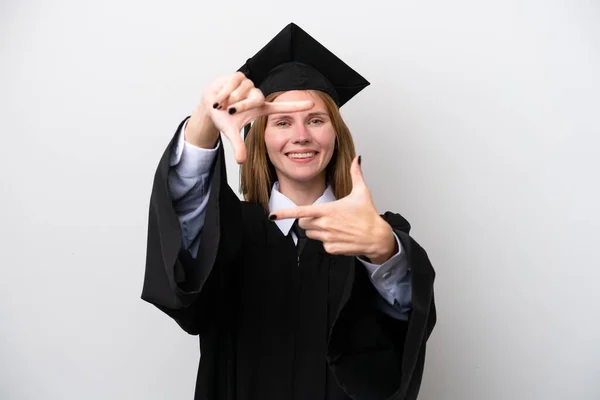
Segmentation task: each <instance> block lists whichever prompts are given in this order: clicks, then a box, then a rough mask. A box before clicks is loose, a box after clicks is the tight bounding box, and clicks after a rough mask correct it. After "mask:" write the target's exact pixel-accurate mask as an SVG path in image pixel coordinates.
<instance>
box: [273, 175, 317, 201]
mask: <svg viewBox="0 0 600 400" xmlns="http://www.w3.org/2000/svg"><path fill="white" fill-rule="evenodd" d="M326 188H327V185H326V183H325V178H324V177H323V179H315V180H313V181H310V182H296V181H289V180H287V179H280V180H279V192H280V193H281V194H283V195H284V196H286V197H287V198H288V199H290V200H291V201H293V202H294V203H295V204H296V205H298V206H309V205H311V204H313V203H314V202H315V201H316V200H317V199H318V198H319V197H321V196H322V195H323V193H324V192H325V189H326Z"/></svg>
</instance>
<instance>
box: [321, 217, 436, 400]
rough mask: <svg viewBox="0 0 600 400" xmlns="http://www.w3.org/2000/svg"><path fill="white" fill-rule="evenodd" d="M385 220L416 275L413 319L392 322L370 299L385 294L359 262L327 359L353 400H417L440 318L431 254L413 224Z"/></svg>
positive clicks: (331, 337)
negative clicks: (412, 231)
mask: <svg viewBox="0 0 600 400" xmlns="http://www.w3.org/2000/svg"><path fill="white" fill-rule="evenodd" d="M382 217H383V218H384V220H386V221H387V222H388V223H389V224H390V225H391V227H392V229H393V230H394V233H395V234H396V235H397V237H398V238H399V239H400V241H401V242H402V247H403V250H405V252H406V257H407V258H408V265H409V266H410V268H411V271H412V274H411V287H412V293H411V303H412V308H411V310H410V312H409V316H408V320H407V321H403V320H399V319H394V318H391V317H390V316H388V315H386V314H385V313H383V312H381V310H379V308H378V307H377V306H376V305H375V304H376V303H375V301H373V302H369V301H365V299H377V298H378V297H380V296H379V295H378V294H377V293H376V291H375V290H374V288H373V285H371V284H370V282H369V278H368V276H367V273H366V270H365V269H364V268H359V267H362V266H361V265H360V264H358V265H357V266H355V267H354V273H353V274H352V277H353V278H351V279H349V280H348V281H347V283H346V290H345V293H344V295H343V299H342V303H341V305H340V310H339V312H338V318H337V320H336V322H335V324H334V326H333V328H332V331H331V333H330V341H329V348H328V355H327V360H328V363H329V366H330V368H331V369H332V370H333V372H334V374H335V375H336V377H337V379H338V380H339V382H340V383H341V385H342V387H344V390H345V391H346V393H348V394H349V395H350V396H351V397H352V398H356V399H359V400H363V399H364V400H367V399H368V400H374V399H382V400H384V399H385V400H415V399H416V398H417V395H418V392H419V389H420V385H421V380H422V377H423V370H424V365H425V351H426V343H427V340H428V339H429V337H430V335H431V333H432V331H433V328H434V326H435V324H436V320H437V315H436V308H435V301H434V292H433V283H434V279H435V271H434V269H433V267H432V265H431V262H430V260H429V258H428V256H427V253H426V252H425V250H424V249H423V248H422V247H421V246H420V245H419V244H418V243H417V242H416V241H415V240H414V239H413V238H412V237H411V236H410V234H409V232H410V224H409V223H408V221H406V220H405V219H404V218H403V217H402V216H400V215H399V214H394V213H391V212H387V213H385V214H384V215H382Z"/></svg>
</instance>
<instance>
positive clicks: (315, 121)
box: [310, 118, 324, 125]
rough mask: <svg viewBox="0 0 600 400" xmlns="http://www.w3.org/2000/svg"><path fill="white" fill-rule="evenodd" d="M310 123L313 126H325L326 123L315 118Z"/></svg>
mask: <svg viewBox="0 0 600 400" xmlns="http://www.w3.org/2000/svg"><path fill="white" fill-rule="evenodd" d="M310 123H311V124H313V125H321V124H323V123H324V121H323V120H322V119H319V118H315V119H312V120H311V121H310Z"/></svg>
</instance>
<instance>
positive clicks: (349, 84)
mask: <svg viewBox="0 0 600 400" xmlns="http://www.w3.org/2000/svg"><path fill="white" fill-rule="evenodd" d="M238 71H241V72H243V73H244V75H246V77H247V78H248V79H250V80H251V81H252V82H253V83H254V86H255V87H257V88H259V89H260V90H261V91H262V92H263V95H264V96H265V97H266V96H268V95H269V94H271V93H274V92H280V91H287V90H320V91H323V92H325V93H327V94H328V95H329V96H331V98H333V100H334V101H335V102H336V104H337V106H338V107H341V106H343V105H344V104H345V103H346V102H348V100H350V99H351V98H353V97H354V96H355V95H356V94H357V93H358V92H360V91H361V90H363V89H364V88H365V87H367V86H368V85H369V82H368V81H367V80H366V79H365V78H363V77H362V76H361V75H360V74H358V73H357V72H356V71H354V70H353V69H352V68H350V67H349V66H348V65H347V64H346V63H345V62H343V61H342V60H340V59H339V58H338V57H337V56H336V55H335V54H333V53H332V52H331V51H329V50H328V49H327V48H325V47H324V46H323V45H322V44H321V43H319V42H317V41H316V40H315V39H314V38H313V37H312V36H310V35H309V34H308V33H306V32H305V31H304V30H302V28H300V27H299V26H298V25H296V24H294V23H290V24H289V25H287V26H286V27H285V28H283V30H281V32H279V33H278V34H277V35H276V36H275V37H274V38H273V39H271V41H270V42H269V43H267V44H266V45H265V46H264V47H263V48H262V49H261V50H260V51H259V52H258V53H256V54H255V55H254V56H253V57H252V58H249V59H248V60H247V61H246V64H244V65H243V66H242V67H241V68H240V69H239V70H238ZM249 129H250V126H249V125H248V126H246V127H245V128H244V138H245V137H246V135H247V133H248V130H249Z"/></svg>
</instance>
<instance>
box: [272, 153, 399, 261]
mask: <svg viewBox="0 0 600 400" xmlns="http://www.w3.org/2000/svg"><path fill="white" fill-rule="evenodd" d="M350 175H351V177H352V191H351V192H350V194H349V195H348V196H346V197H344V198H342V199H339V200H337V201H333V202H330V203H322V204H317V205H311V206H299V207H294V208H289V209H286V210H280V211H277V212H276V213H271V215H270V218H271V219H286V218H294V219H298V220H299V225H300V227H301V228H303V229H305V230H306V236H307V237H309V238H311V239H315V240H320V241H321V242H323V248H324V249H325V251H326V252H328V253H330V254H344V255H349V256H363V257H367V258H368V259H369V261H370V262H372V263H374V264H383V263H384V262H385V261H387V260H389V259H390V257H391V256H393V255H394V254H395V253H396V252H397V251H398V248H397V243H396V238H395V236H394V233H393V230H392V228H391V227H390V225H389V224H388V223H387V222H385V221H384V220H383V218H381V216H380V215H379V214H378V212H377V210H376V208H375V205H374V204H373V199H372V198H371V193H370V191H369V189H368V188H367V185H366V183H365V181H364V179H363V176H362V170H361V167H360V165H359V162H358V158H355V159H354V161H353V162H352V166H351V167H350Z"/></svg>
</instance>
